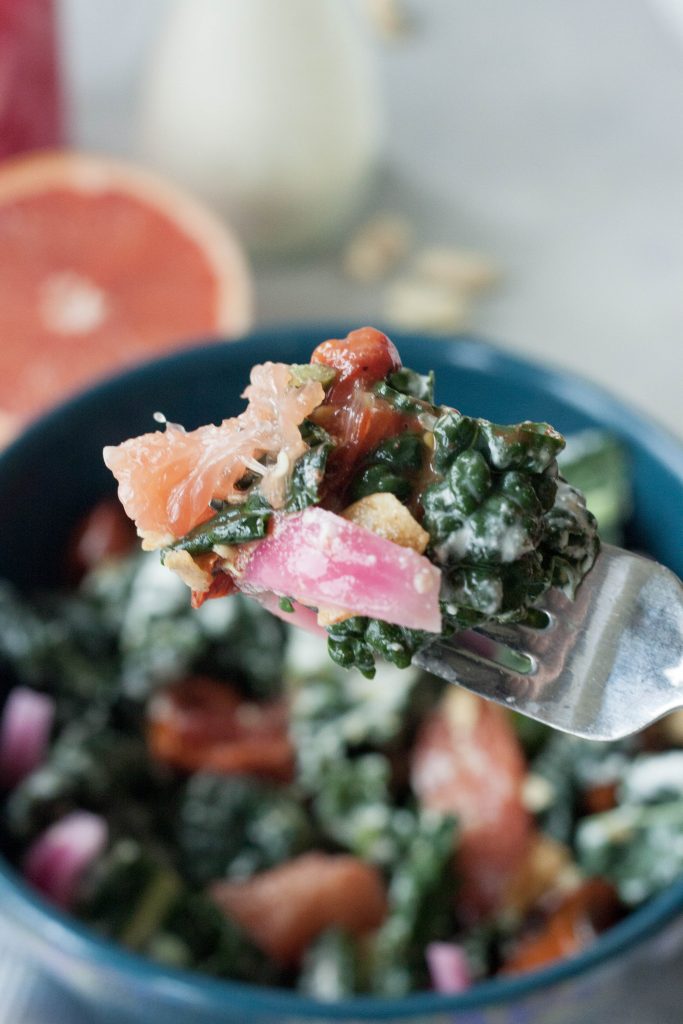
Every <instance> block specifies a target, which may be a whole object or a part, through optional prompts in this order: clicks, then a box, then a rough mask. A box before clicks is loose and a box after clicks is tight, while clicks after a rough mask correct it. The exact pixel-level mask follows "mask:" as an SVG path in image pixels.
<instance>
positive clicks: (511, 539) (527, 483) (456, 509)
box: [327, 371, 598, 677]
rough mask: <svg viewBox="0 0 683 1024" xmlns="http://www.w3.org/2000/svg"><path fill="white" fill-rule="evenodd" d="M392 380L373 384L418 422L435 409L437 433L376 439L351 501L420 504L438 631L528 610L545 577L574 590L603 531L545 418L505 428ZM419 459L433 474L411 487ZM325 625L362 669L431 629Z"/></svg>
mask: <svg viewBox="0 0 683 1024" xmlns="http://www.w3.org/2000/svg"><path fill="white" fill-rule="evenodd" d="M405 373H406V374H408V380H411V379H412V378H410V376H409V375H410V371H405ZM393 384H394V386H392V383H391V382H381V383H380V384H379V385H376V386H375V391H376V393H377V394H379V395H380V396H381V397H383V398H385V399H386V400H387V401H391V403H392V404H393V405H394V407H395V408H397V409H399V410H400V411H403V412H405V413H406V414H417V415H418V419H420V422H421V423H423V424H424V422H425V418H426V416H427V410H428V409H430V410H431V437H432V443H431V444H429V445H428V444H427V443H426V441H425V438H426V437H428V436H429V433H430V431H428V430H425V431H424V432H423V433H410V432H408V433H405V434H401V435H399V436H398V437H396V438H391V439H389V440H386V441H384V442H382V444H381V445H379V446H378V448H376V449H375V450H374V451H373V452H371V453H370V455H369V456H368V457H367V459H366V460H365V462H364V464H363V466H362V467H361V468H360V470H359V472H358V474H357V476H356V478H355V480H354V482H353V485H352V492H351V493H352V497H353V498H354V499H357V498H360V497H363V496H366V495H370V494H372V493H376V492H377V491H391V492H392V493H393V494H395V495H396V497H397V498H398V499H399V500H401V501H403V502H405V503H408V504H410V505H411V508H413V509H414V508H415V505H417V506H418V507H417V512H416V515H417V517H418V519H421V522H422V526H423V527H424V529H425V530H427V532H428V533H429V535H430V543H429V547H428V549H427V552H426V554H427V557H429V558H430V560H431V561H432V562H433V563H434V564H435V565H437V566H438V567H439V568H440V569H441V571H442V589H441V594H440V602H441V613H442V624H443V628H442V633H443V635H446V636H447V635H449V634H451V633H452V632H454V631H456V630H459V629H465V628H470V627H473V626H477V625H479V624H481V623H483V622H485V621H487V620H497V621H521V620H524V619H525V618H526V616H527V615H528V612H529V609H530V608H532V607H533V605H534V604H535V602H537V601H538V599H539V598H540V597H541V596H542V595H543V593H544V592H545V591H546V590H547V589H548V587H551V586H555V587H560V588H562V589H563V590H564V591H565V592H566V593H567V594H568V595H569V596H573V595H574V593H575V591H576V588H577V587H578V585H579V584H580V582H581V580H582V579H583V577H584V575H585V574H586V572H588V570H589V569H590V567H591V566H592V564H593V562H594V560H595V558H596V555H597V552H598V539H597V531H596V522H595V519H594V517H593V516H592V515H591V513H590V512H589V511H588V510H587V509H586V504H585V501H584V499H583V496H582V495H581V494H580V492H578V491H577V490H576V489H575V488H573V487H571V486H570V485H569V484H568V483H567V482H566V481H565V480H564V479H562V477H561V476H559V474H558V467H557V456H558V455H559V453H560V452H561V451H562V449H563V447H564V439H563V438H562V436H561V435H560V434H558V433H557V432H556V431H555V430H553V428H552V427H550V426H549V425H548V424H547V423H533V422H530V421H525V422H523V423H518V424H514V425H511V426H503V425H500V424H495V423H490V422H489V421H488V420H483V419H475V418H473V417H470V416H465V415H463V414H462V413H460V412H458V411H456V410H455V409H447V408H439V407H436V406H428V405H427V403H426V402H425V400H424V398H423V397H422V396H423V395H424V394H426V393H427V392H426V390H424V389H422V390H420V389H419V388H418V386H417V385H416V384H414V382H413V383H412V384H408V385H405V387H406V393H403V392H396V394H398V398H396V395H393V396H392V394H391V393H392V392H394V390H395V384H396V382H393ZM418 391H419V395H420V397H417V394H418ZM427 460H429V464H428V463H427ZM426 468H428V469H429V472H430V473H431V483H430V484H429V485H428V486H427V487H426V489H425V490H424V491H423V493H421V494H420V493H419V491H418V492H417V493H416V488H418V487H421V486H422V484H421V480H422V479H423V478H424V474H425V469H426ZM327 632H328V649H329V654H330V657H331V658H332V660H333V661H335V662H336V663H337V664H338V665H341V666H343V667H345V668H350V667H353V666H355V667H356V668H358V669H359V670H360V671H361V672H362V673H363V674H364V675H366V676H368V677H372V674H373V671H374V667H375V659H376V658H377V657H381V658H385V659H387V660H389V661H391V662H392V663H393V664H395V665H398V666H400V667H402V666H405V665H408V664H410V661H411V659H412V657H413V655H414V654H415V653H416V651H418V650H419V649H420V647H422V646H423V645H424V644H425V643H427V642H428V641H429V640H430V639H431V634H426V633H423V632H420V631H417V630H411V629H406V628H403V627H398V626H392V625H389V624H388V623H385V622H382V621H380V620H377V619H369V618H363V617H360V616H357V617H354V618H351V619H347V620H346V621H343V622H341V623H337V624H335V625H333V626H330V627H328V630H327Z"/></svg>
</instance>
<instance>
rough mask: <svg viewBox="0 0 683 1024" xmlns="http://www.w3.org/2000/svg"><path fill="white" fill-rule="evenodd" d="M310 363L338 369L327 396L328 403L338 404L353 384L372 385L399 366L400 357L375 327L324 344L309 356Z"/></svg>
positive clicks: (387, 339) (394, 347) (360, 329)
mask: <svg viewBox="0 0 683 1024" xmlns="http://www.w3.org/2000/svg"><path fill="white" fill-rule="evenodd" d="M311 362H312V363H324V364H325V366H331V367H332V368H333V369H335V370H337V379H336V380H335V382H334V384H333V385H332V387H331V388H330V389H329V391H328V393H327V400H328V401H329V402H331V403H332V404H334V405H338V404H341V403H342V402H343V401H344V400H345V399H346V397H347V396H348V395H349V394H350V393H351V391H352V389H353V385H354V384H355V382H356V381H363V382H364V383H366V384H375V383H376V382H377V381H379V380H383V379H384V377H386V376H387V374H389V373H393V371H394V370H398V369H399V367H400V366H401V357H400V356H399V354H398V350H397V348H396V346H395V345H394V343H393V342H392V341H390V340H389V338H387V336H386V334H382V332H381V331H378V330H376V329H375V328H374V327H360V328H359V329H358V330H356V331H351V332H350V333H349V334H347V336H346V337H345V338H331V339H330V340H329V341H323V343H322V344H321V345H318V347H317V348H316V349H315V351H314V353H313V355H312V356H311Z"/></svg>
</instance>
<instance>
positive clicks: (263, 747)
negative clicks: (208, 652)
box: [147, 677, 294, 781]
mask: <svg viewBox="0 0 683 1024" xmlns="http://www.w3.org/2000/svg"><path fill="white" fill-rule="evenodd" d="M287 723H288V709H287V705H286V704H285V702H284V701H282V700H277V701H269V702H267V703H256V702H255V701H246V700H243V699H242V698H241V696H240V694H239V693H238V692H237V690H235V689H234V687H232V686H229V685H228V684H226V683H221V682H218V681H217V680H214V679H208V678H204V677H195V678H192V679H187V680H185V681H184V682H183V683H179V684H177V685H175V686H172V687H169V688H168V689H166V690H164V691H163V692H162V693H159V694H157V695H156V696H155V697H154V698H153V699H152V701H151V702H150V706H149V710H148V730H147V741H148V745H149V748H150V752H151V754H152V756H153V757H154V758H155V759H156V760H157V761H161V762H163V763H164V764H168V765H171V766H172V767H174V768H178V769H180V770H181V771H186V772H197V771H214V772H218V773H220V774H224V775H232V774H239V775H243V774H250V775H259V776H265V777H267V778H271V779H277V780H281V781H290V780H291V779H292V777H293V773H294V749H293V747H292V744H291V742H290V739H289V735H288V730H287Z"/></svg>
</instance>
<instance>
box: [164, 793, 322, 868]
mask: <svg viewBox="0 0 683 1024" xmlns="http://www.w3.org/2000/svg"><path fill="white" fill-rule="evenodd" d="M176 835H177V843H178V850H179V857H180V864H181V867H182V870H183V873H184V875H185V876H186V877H187V878H188V879H189V880H190V881H191V882H192V883H193V884H195V885H199V886H201V885H206V884H207V883H208V882H211V881H215V880H217V879H221V878H248V877H249V876H250V875H253V874H254V873H255V872H257V871H264V870H266V869H267V868H271V867H275V865H276V864H280V863H282V862H283V861H285V860H288V859H289V858H291V857H295V856H297V855H298V854H300V853H303V852H304V851H305V850H307V849H310V847H311V846H312V845H313V843H314V839H315V836H314V832H313V829H312V827H311V824H310V821H309V819H308V815H307V814H306V811H305V810H304V808H303V806H302V804H301V802H300V800H299V799H297V796H296V794H294V793H292V792H291V790H289V789H288V788H287V787H284V786H276V785H272V784H268V783H266V782H261V781H258V780H256V779H252V778H248V777H242V778H240V777H237V778H230V777H226V776H224V775H211V774H204V773H199V774H196V775H193V776H192V777H191V778H190V779H189V780H188V782H187V783H186V784H185V788H184V791H183V794H182V798H181V802H180V810H179V817H178V825H177V832H176Z"/></svg>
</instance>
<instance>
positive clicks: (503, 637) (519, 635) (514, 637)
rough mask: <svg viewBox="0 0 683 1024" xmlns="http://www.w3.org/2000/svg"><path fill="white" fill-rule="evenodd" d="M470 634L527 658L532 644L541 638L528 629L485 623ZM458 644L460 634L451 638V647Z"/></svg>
mask: <svg viewBox="0 0 683 1024" xmlns="http://www.w3.org/2000/svg"><path fill="white" fill-rule="evenodd" d="M472 632H474V633H478V634H479V636H483V637H486V638H487V639H489V640H492V641H493V642H494V643H496V644H502V645H503V647H507V648H508V650H510V651H515V653H517V654H522V655H528V656H531V655H533V647H534V643H535V642H536V641H537V639H538V637H539V635H540V636H543V633H539V631H538V630H535V629H531V628H530V627H527V626H519V625H516V624H515V625H513V624H511V623H501V622H490V623H489V622H487V623H485V624H484V625H483V626H477V627H476V628H475V629H474V630H473V631H472ZM459 642H460V634H456V635H455V636H454V637H452V638H451V643H452V644H453V645H457V644H458V643H459Z"/></svg>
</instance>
